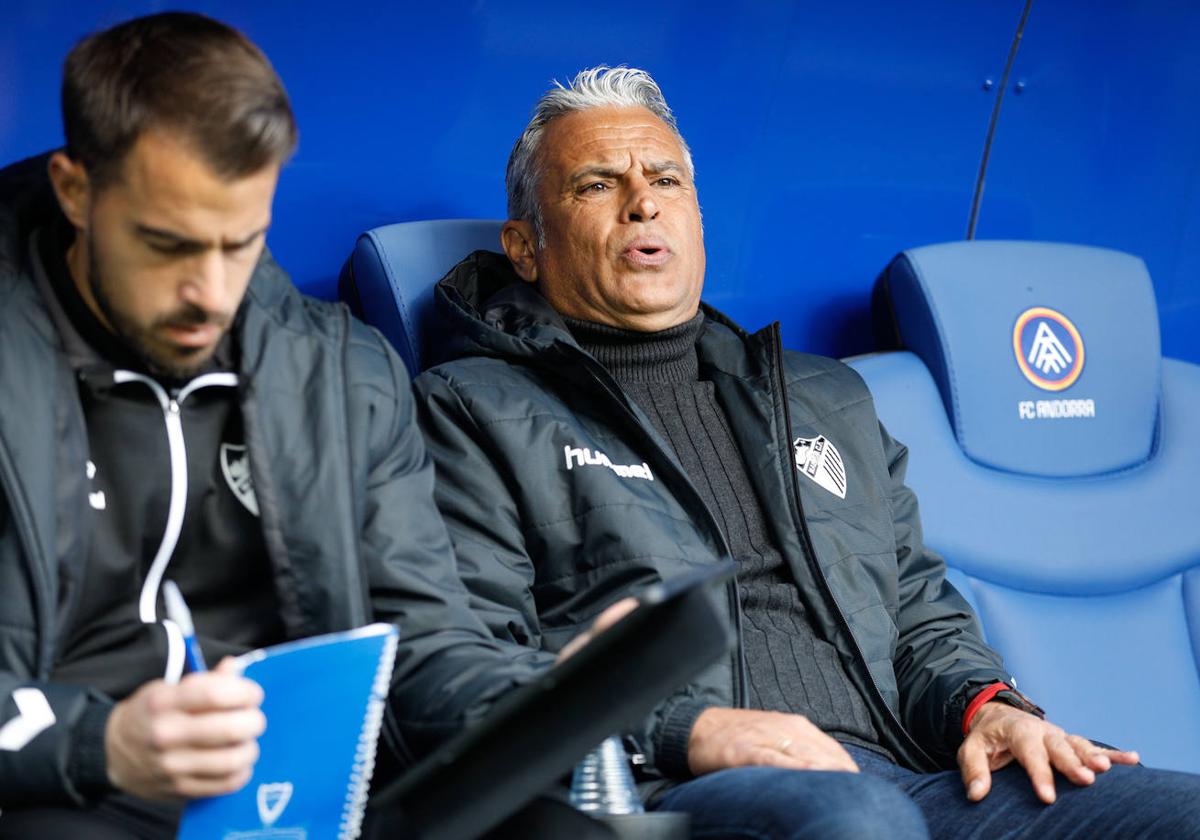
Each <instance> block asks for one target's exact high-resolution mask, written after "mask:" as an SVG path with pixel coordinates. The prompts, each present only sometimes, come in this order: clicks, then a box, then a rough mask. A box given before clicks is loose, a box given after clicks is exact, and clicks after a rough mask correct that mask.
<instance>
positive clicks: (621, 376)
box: [567, 313, 882, 750]
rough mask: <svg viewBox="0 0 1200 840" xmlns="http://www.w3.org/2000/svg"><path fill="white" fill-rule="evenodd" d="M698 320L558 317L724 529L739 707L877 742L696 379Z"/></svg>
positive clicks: (716, 409) (720, 416)
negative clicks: (735, 591) (740, 685)
mask: <svg viewBox="0 0 1200 840" xmlns="http://www.w3.org/2000/svg"><path fill="white" fill-rule="evenodd" d="M703 325H704V315H703V313H698V314H697V315H696V317H695V318H693V319H692V320H690V321H687V322H685V323H683V324H679V325H677V326H674V327H671V328H670V329H666V330H663V331H661V332H656V333H640V332H634V331H629V330H622V329H617V328H615V327H609V326H605V325H602V324H595V323H591V322H587V321H577V320H574V319H567V326H568V327H569V328H570V330H571V333H572V334H573V335H574V337H575V339H576V341H578V342H579V344H580V345H581V346H582V347H583V348H584V349H585V350H586V351H588V352H589V353H590V354H592V355H593V356H594V357H595V358H596V359H597V360H598V361H599V362H600V363H601V364H603V365H604V366H605V367H606V368H607V369H608V371H609V372H610V373H611V374H612V375H613V377H614V378H615V379H616V380H617V382H618V383H619V384H620V385H621V387H622V388H623V389H624V391H625V393H626V394H628V395H629V396H630V398H632V399H633V401H634V402H636V403H637V404H638V405H639V406H641V408H642V410H643V411H644V412H645V413H646V415H647V416H648V417H649V418H650V422H651V423H653V424H654V427H655V429H657V431H658V432H659V434H661V435H662V436H663V438H664V439H666V440H667V441H668V442H669V443H670V444H671V446H672V448H673V449H674V451H675V455H676V456H677V457H678V459H679V462H680V464H681V465H682V466H683V469H684V471H685V472H686V473H687V476H688V478H690V479H691V481H692V483H693V484H694V485H695V486H696V489H697V490H698V491H699V492H700V495H701V497H703V499H704V501H705V503H706V504H707V505H708V508H709V510H711V511H712V513H713V515H714V516H715V517H716V520H717V522H718V524H719V525H720V526H721V529H722V531H723V532H724V534H725V538H726V540H727V541H728V543H729V547H730V550H731V551H732V552H733V556H734V559H735V560H736V561H737V565H738V572H737V580H738V587H739V590H740V593H741V607H742V650H743V652H744V655H745V659H746V671H747V676H748V684H749V690H750V696H749V697H748V698H747V705H748V706H749V707H750V708H754V709H768V710H772V711H780V712H792V713H795V714H801V715H804V716H805V717H807V718H808V719H809V720H811V721H812V722H813V723H814V724H815V725H817V726H818V727H819V728H820V729H822V730H823V731H825V732H827V733H829V734H831V735H832V736H833V737H835V738H837V739H838V740H840V741H846V742H850V743H854V744H859V745H862V746H867V747H871V748H873V749H876V750H882V747H880V746H878V741H879V736H878V733H877V732H876V731H875V727H874V725H873V724H872V723H871V718H870V715H869V714H868V712H867V706H866V704H865V703H864V701H863V699H862V697H861V696H860V695H859V693H858V691H857V689H855V687H854V685H853V683H851V682H850V680H849V678H848V677H847V675H846V670H845V666H844V665H843V664H842V661H841V658H840V657H839V656H838V653H837V651H836V650H835V649H834V647H833V645H831V644H830V643H829V642H828V641H827V640H825V639H824V638H822V637H821V636H820V634H819V633H817V632H816V631H815V629H814V627H813V625H812V623H811V622H810V620H809V618H808V610H807V609H806V608H805V605H804V599H803V598H802V597H801V594H800V591H799V589H798V587H797V586H796V582H795V579H794V577H793V576H792V574H791V571H790V570H789V569H788V567H787V564H786V563H785V562H784V559H783V556H782V555H781V554H780V552H779V550H778V548H777V547H776V545H775V543H774V540H773V539H772V537H771V532H770V529H769V528H768V527H767V522H766V519H765V515H764V513H763V509H762V506H761V504H760V503H759V500H758V497H757V495H756V494H755V492H754V485H753V484H752V483H751V482H750V477H749V476H748V475H747V472H746V466H745V464H744V463H743V462H742V458H741V455H740V454H739V452H738V448H737V444H736V443H735V441H734V438H733V435H732V434H731V433H730V431H729V426H728V422H727V420H726V415H725V412H724V410H723V409H722V408H721V405H720V403H719V402H718V400H717V396H716V393H715V391H714V389H713V384H712V383H711V382H707V381H704V380H702V379H701V378H700V369H699V361H698V359H697V356H696V341H697V339H698V338H699V335H700V331H701V329H702V327H703Z"/></svg>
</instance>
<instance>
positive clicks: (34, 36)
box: [0, 0, 1200, 362]
mask: <svg viewBox="0 0 1200 840" xmlns="http://www.w3.org/2000/svg"><path fill="white" fill-rule="evenodd" d="M181 6H182V7H186V8H191V9H196V10H198V11H203V12H206V13H208V14H212V15H214V16H216V17H219V18H222V19H224V20H227V21H229V22H230V23H232V24H234V25H236V26H238V27H239V28H241V29H242V30H244V31H245V32H246V33H247V34H248V35H249V36H250V37H251V38H252V39H254V40H255V41H256V42H257V43H259V44H260V45H261V46H262V47H263V48H264V50H265V51H266V52H267V54H268V55H269V56H270V57H271V58H272V60H273V61H274V63H275V64H276V66H277V67H278V69H279V71H280V74H281V75H282V76H283V79H284V81H285V83H286V84H287V86H288V89H289V91H290V93H291V96H292V99H293V103H294V105H295V108H296V112H297V115H298V118H299V121H300V127H301V134H302V137H301V145H300V150H299V152H298V154H297V155H296V157H295V159H294V160H293V161H292V162H291V163H290V164H289V166H288V168H287V170H286V172H285V174H284V178H283V181H282V183H281V186H280V189H279V194H278V198H277V201H276V214H275V226H274V228H273V229H272V231H271V235H270V243H271V247H272V248H273V249H274V251H275V253H276V255H277V256H278V257H279V259H280V261H281V262H282V263H283V264H284V265H285V266H286V267H288V268H289V269H290V270H291V272H292V274H293V277H294V278H295V280H296V282H297V284H298V285H299V286H300V287H301V288H303V289H305V290H306V291H309V292H312V293H314V294H317V295H321V296H324V297H332V296H333V294H334V283H335V278H336V275H337V272H338V269H339V267H340V265H341V263H342V261H343V260H344V258H345V257H346V255H347V254H348V253H349V251H350V248H351V246H352V244H353V242H354V238H355V236H356V235H357V234H358V233H359V232H361V231H362V230H365V229H367V228H370V227H374V226H376V225H380V224H385V223H388V222H395V221H406V220H412V219H423V218H439V217H493V218H494V217H501V216H503V214H504V191H503V169H504V164H505V161H506V159H507V156H508V151H509V149H510V147H511V145H512V142H513V140H514V139H515V138H516V136H517V134H518V133H519V132H520V130H521V128H522V127H523V125H524V122H525V119H526V117H527V115H528V112H529V108H530V105H531V104H532V102H533V100H534V99H535V98H536V97H537V95H538V94H539V93H540V92H541V91H542V90H544V89H545V88H546V86H547V84H548V82H549V80H550V79H551V78H568V77H570V76H571V75H572V74H573V73H574V72H575V71H576V70H578V69H580V68H581V67H584V66H588V65H592V64H597V63H601V62H605V63H610V64H611V63H622V62H623V63H627V64H632V65H637V66H642V67H645V68H646V69H648V70H650V71H651V72H652V73H654V74H655V76H656V77H657V78H658V80H659V81H660V83H661V84H662V86H663V88H664V90H665V91H666V93H667V96H668V99H669V100H670V101H671V103H672V105H673V107H674V108H675V110H676V112H677V114H678V116H679V120H680V125H681V127H682V129H683V131H684V133H685V135H686V136H687V137H688V140H689V142H690V144H691V145H692V148H693V151H694V154H695V158H696V162H697V166H698V169H699V180H700V189H701V201H702V204H703V206H704V214H705V216H704V217H705V225H706V231H707V238H708V249H709V260H708V264H709V276H708V280H707V293H706V297H707V299H708V300H709V301H710V302H712V303H714V304H716V305H717V306H719V307H721V308H723V309H725V310H726V311H728V312H729V313H730V314H731V315H733V316H734V317H735V318H737V319H738V320H740V321H742V322H743V323H744V324H745V325H746V326H748V327H757V326H759V325H761V324H763V323H766V322H768V321H771V320H774V319H780V320H782V321H783V323H784V337H785V341H786V342H787V344H788V345H789V346H791V347H795V348H798V349H805V350H813V351H817V352H822V353H828V354H832V355H847V354H851V353H856V352H862V351H866V350H870V349H872V346H873V340H872V336H871V332H870V327H869V324H870V320H869V315H868V296H869V290H870V287H871V284H872V282H873V280H874V278H875V276H876V275H877V274H878V272H879V271H880V269H881V268H882V267H883V266H884V264H886V262H887V261H888V260H889V259H890V258H891V256H892V255H893V254H895V253H896V252H897V251H899V250H901V249H903V248H906V247H910V246H914V245H923V244H928V243H932V242H940V241H946V240H953V239H961V238H963V237H964V236H965V235H966V231H967V226H968V217H969V215H970V209H971V203H972V198H973V196H974V191H975V182H976V178H977V176H978V174H979V168H980V160H981V157H982V154H983V149H984V143H985V137H986V135H987V129H988V124H989V120H990V118H991V115H992V110H993V106H994V104H995V99H996V97H997V95H998V94H999V93H1000V91H1001V87H1000V85H999V81H1000V78H1001V75H1002V73H1003V70H1004V67H1005V63H1006V61H1007V59H1008V56H1009V50H1010V47H1011V46H1012V43H1013V38H1014V34H1015V32H1016V30H1017V25H1018V21H1019V20H1020V18H1021V14H1022V11H1023V9H1024V6H1025V2H1024V0H974V2H971V3H962V2H955V0H912V2H908V3H903V4H901V3H894V2H891V0H858V2H848V3H842V4H829V3H816V2H799V0H789V2H753V3H744V4H728V3H720V4H717V3H712V4H706V3H703V2H702V3H696V2H682V1H681V0H660V2H657V3H653V4H650V3H641V2H624V0H610V2H607V3H604V4H590V3H589V4H584V3H566V4H542V3H532V2H521V1H520V0H515V1H514V2H503V3H501V2H488V0H474V2H469V1H468V0H443V2H440V3H436V4H421V5H420V6H418V5H416V4H413V5H412V6H411V7H410V6H409V5H408V4H404V3H398V4H381V3H370V2H361V0H342V2H339V3H336V4H334V3H328V2H323V3H317V2H300V0H296V2H288V3H271V2H261V3H244V2H233V0H214V2H196V3H190V2H185V3H180V4H170V5H168V4H163V3H156V2H137V1H136V0H123V2H81V0H74V2H54V0H37V2H34V0H17V2H15V3H14V2H13V0H8V2H7V3H6V4H5V6H4V10H3V11H0V161H10V160H15V159H17V158H20V157H24V156H26V155H29V154H33V153H36V152H38V151H41V150H43V149H45V148H47V147H50V146H54V145H57V144H59V143H60V142H61V132H60V126H59V117H58V111H57V107H58V104H57V97H58V93H57V91H58V84H59V79H60V75H59V73H60V69H59V68H60V64H61V60H62V58H63V56H64V55H65V54H66V52H67V50H68V49H69V48H70V46H71V45H72V44H73V43H74V42H75V40H77V39H78V38H79V37H80V36H82V35H83V34H85V33H87V32H89V31H91V30H93V29H96V28H99V27H103V26H107V25H110V24H112V23H115V22H117V21H119V20H121V19H123V18H125V17H129V16H133V15H137V14H144V13H148V12H153V11H160V10H163V9H166V8H178V7H181ZM1197 43H1200V4H1195V3H1192V2H1189V0H1142V1H1141V2H1133V0H1129V1H1128V2H1116V0H1055V1H1054V2H1051V0H1033V2H1032V10H1031V14H1030V15H1029V18H1028V22H1027V26H1026V28H1025V30H1024V37H1023V38H1022V40H1021V43H1020V49H1019V51H1018V53H1017V54H1016V59H1015V63H1014V65H1013V68H1012V74H1011V77H1010V79H1009V84H1008V85H1007V86H1006V87H1007V90H1006V91H1005V95H1004V98H1003V108H1002V110H1001V112H1000V117H999V121H998V123H997V126H996V132H995V140H994V145H993V147H992V154H991V164H990V166H989V168H988V171H987V179H986V190H985V192H984V194H983V199H982V204H981V206H980V215H979V221H978V230H977V235H978V236H979V237H981V238H1014V237H1015V238H1029V239H1046V240H1063V241H1072V242H1082V243H1086V244H1094V245H1102V246H1107V247H1113V248H1119V249H1122V250H1126V251H1130V252H1132V253H1135V254H1138V255H1140V256H1142V257H1143V258H1145V260H1146V261H1147V263H1148V264H1149V267H1150V272H1151V275H1152V276H1153V278H1154V282H1155V288H1156V292H1157V297H1158V303H1159V312H1160V316H1161V322H1162V330H1163V345H1164V351H1165V352H1166V353H1167V354H1168V355H1173V356H1177V357H1181V358H1185V359H1190V360H1192V361H1195V362H1200V334H1198V333H1200V331H1198V330H1197V329H1196V326H1197V325H1198V324H1200V201H1198V197H1200V192H1198V190H1200V50H1197V49H1196V48H1195V45H1196V44H1197ZM986 80H991V81H992V84H991V85H990V87H989V86H988V85H987V84H985V81H986ZM1018 89H1019V91H1020V92H1019V93H1018V92H1017V91H1018Z"/></svg>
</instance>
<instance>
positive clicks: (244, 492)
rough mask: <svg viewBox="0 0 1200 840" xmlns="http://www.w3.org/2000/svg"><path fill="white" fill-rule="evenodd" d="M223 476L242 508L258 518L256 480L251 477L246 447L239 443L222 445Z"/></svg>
mask: <svg viewBox="0 0 1200 840" xmlns="http://www.w3.org/2000/svg"><path fill="white" fill-rule="evenodd" d="M220 460H221V474H222V475H224V476H225V483H226V484H228V485H229V490H230V492H231V493H233V495H234V497H235V498H236V499H237V500H238V501H239V502H241V503H242V507H244V508H246V510H248V511H250V512H251V513H252V514H254V515H255V516H258V497H257V496H255V495H254V480H253V479H252V478H251V477H250V456H249V454H248V453H247V452H246V445H245V444H239V443H222V444H221V455H220Z"/></svg>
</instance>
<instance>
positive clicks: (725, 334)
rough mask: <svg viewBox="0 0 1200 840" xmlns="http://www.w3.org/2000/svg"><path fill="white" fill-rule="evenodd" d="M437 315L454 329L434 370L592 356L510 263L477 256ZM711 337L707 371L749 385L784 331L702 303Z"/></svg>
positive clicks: (442, 295)
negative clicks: (748, 324)
mask: <svg viewBox="0 0 1200 840" xmlns="http://www.w3.org/2000/svg"><path fill="white" fill-rule="evenodd" d="M435 301H436V311H437V313H438V317H439V318H440V319H442V320H443V321H444V323H445V325H446V328H445V329H442V330H438V331H436V332H435V334H434V337H433V339H432V346H431V348H430V360H431V362H432V364H438V363H441V362H446V361H451V360H453V359H457V358H463V357H468V356H495V357H499V358H509V359H524V360H526V361H535V360H539V359H540V360H543V361H548V360H549V359H550V358H553V356H554V355H555V354H554V352H553V351H554V349H555V345H568V346H571V347H573V348H575V349H576V350H577V351H578V352H581V353H582V352H584V351H583V349H582V348H580V347H579V345H578V343H577V342H576V341H575V339H574V337H573V336H572V335H571V332H570V330H569V329H568V328H567V325H566V323H565V322H564V321H563V319H562V316H560V315H559V314H558V313H557V312H556V311H555V310H554V309H553V308H552V307H551V306H550V304H549V303H548V302H547V301H546V299H545V298H544V297H542V295H541V294H539V293H538V291H537V290H536V289H534V288H533V287H532V286H531V285H530V284H528V283H526V282H524V281H523V280H521V278H520V277H518V276H517V274H516V272H514V271H513V269H512V265H511V264H510V263H509V261H508V258H507V257H505V256H504V255H503V254H497V253H493V252H491V251H476V252H475V253H473V254H471V255H470V256H469V257H467V258H466V259H464V260H463V261H462V262H460V263H459V264H458V265H457V266H455V267H454V268H453V269H451V271H450V272H449V273H448V274H447V275H446V276H445V277H444V278H442V280H441V281H439V282H438V284H437V288H436V289H435ZM700 307H701V309H703V310H704V329H703V330H702V331H701V334H700V340H699V344H698V352H699V356H700V365H701V369H702V370H703V369H704V368H706V367H707V368H711V369H713V370H716V371H720V372H723V373H727V374H729V375H731V376H737V377H741V378H752V377H759V376H762V375H764V374H765V373H767V372H769V370H770V367H771V356H772V351H771V348H772V345H773V343H774V342H775V341H776V340H777V336H778V324H771V325H769V326H767V327H765V328H763V329H761V330H759V331H758V332H756V333H753V334H750V333H747V332H746V331H745V330H743V329H742V328H741V327H739V326H738V325H737V324H736V323H734V322H733V321H732V320H731V319H730V318H729V317H727V316H726V315H725V314H724V313H722V312H720V311H718V310H717V309H714V308H713V307H711V306H709V305H708V304H706V303H703V302H701V304H700Z"/></svg>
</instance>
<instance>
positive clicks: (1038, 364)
mask: <svg viewBox="0 0 1200 840" xmlns="http://www.w3.org/2000/svg"><path fill="white" fill-rule="evenodd" d="M1027 358H1028V359H1029V364H1031V365H1033V366H1034V367H1035V368H1037V369H1038V370H1040V371H1041V372H1042V373H1044V374H1046V375H1047V376H1055V375H1057V374H1059V373H1061V372H1062V371H1064V370H1066V369H1067V367H1068V366H1070V364H1071V361H1072V359H1071V353H1070V351H1069V350H1067V348H1066V347H1065V346H1064V345H1063V343H1062V342H1061V341H1059V340H1058V336H1056V335H1055V334H1054V332H1053V330H1051V329H1050V325H1049V324H1047V323H1046V322H1045V321H1042V322H1041V323H1040V324H1038V326H1037V332H1036V333H1035V334H1034V336H1033V346H1032V347H1030V348H1029V356H1028V357H1027Z"/></svg>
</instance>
